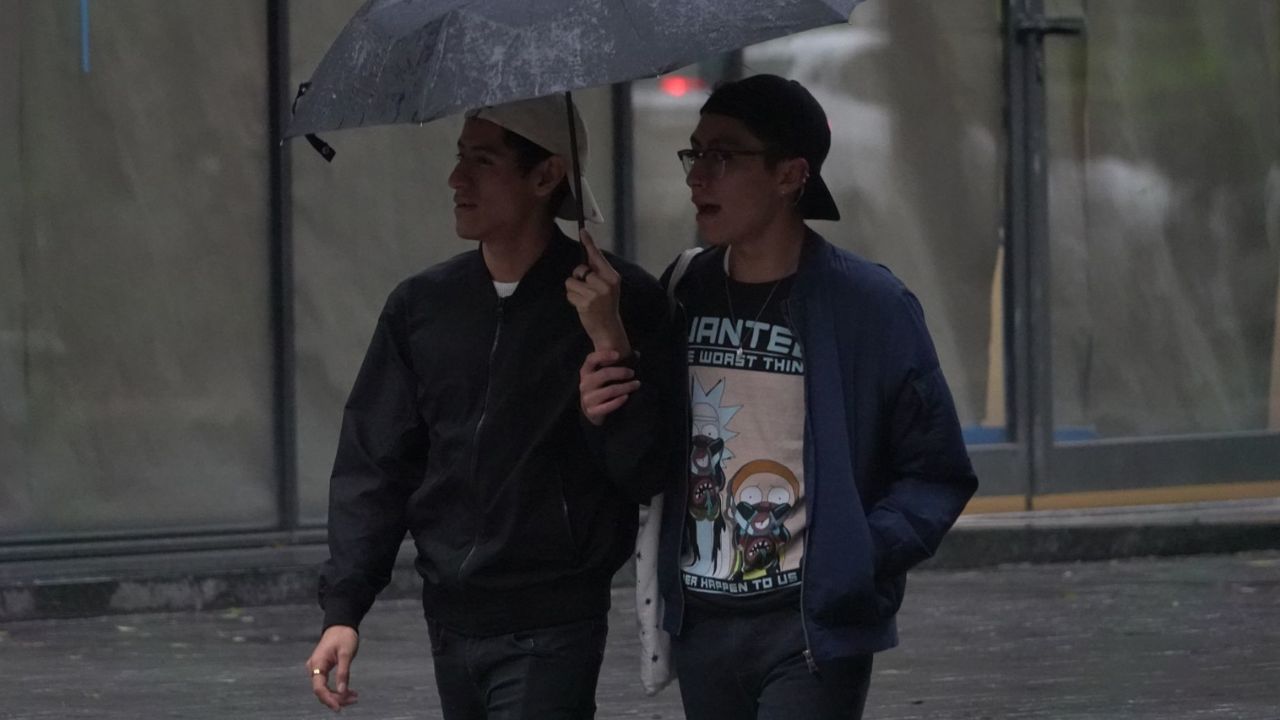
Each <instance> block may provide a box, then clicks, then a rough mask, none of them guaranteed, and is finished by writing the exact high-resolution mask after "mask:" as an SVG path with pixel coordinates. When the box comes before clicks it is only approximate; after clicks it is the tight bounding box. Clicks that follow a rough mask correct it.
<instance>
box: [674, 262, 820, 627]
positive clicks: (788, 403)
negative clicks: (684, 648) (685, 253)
mask: <svg viewBox="0 0 1280 720" xmlns="http://www.w3.org/2000/svg"><path fill="white" fill-rule="evenodd" d="M793 280H794V276H791V277H786V278H783V279H782V280H780V281H778V282H776V283H775V282H768V283H739V282H735V281H734V280H731V279H729V278H728V277H727V276H726V274H725V272H724V268H723V266H722V265H721V264H720V263H710V264H709V267H707V268H705V269H700V270H699V271H697V272H696V274H695V272H694V271H690V273H689V275H688V276H687V277H686V278H685V279H684V280H683V282H681V295H682V297H683V299H684V300H685V306H686V309H687V311H688V317H689V328H688V330H689V333H688V347H689V357H688V361H689V389H690V393H689V401H690V408H689V410H690V415H691V417H692V421H693V422H692V424H691V430H692V435H693V437H692V438H691V442H690V445H689V447H690V457H689V465H688V482H687V485H686V493H687V497H686V502H687V507H688V512H687V513H686V515H685V518H684V533H683V538H684V539H683V542H682V547H681V560H680V564H681V569H682V574H683V580H684V587H685V591H686V597H687V598H688V600H689V602H690V603H692V604H694V605H701V606H704V607H710V608H716V609H722V610H731V611H758V610H768V609H774V608H777V607H782V606H785V605H787V604H791V603H795V602H797V600H798V596H799V592H800V573H801V569H802V565H803V560H804V557H803V555H804V532H805V500H804V465H803V448H804V356H803V355H802V353H801V349H800V344H799V341H798V339H797V338H796V337H795V335H794V334H793V333H792V330H791V323H790V318H789V313H788V312H787V307H788V306H787V298H788V297H789V295H790V293H791V286H792V282H793Z"/></svg>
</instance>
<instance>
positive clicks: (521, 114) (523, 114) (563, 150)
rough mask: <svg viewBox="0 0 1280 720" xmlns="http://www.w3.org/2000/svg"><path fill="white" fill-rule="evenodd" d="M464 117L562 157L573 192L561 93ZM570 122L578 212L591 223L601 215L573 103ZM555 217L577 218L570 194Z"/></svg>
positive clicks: (584, 128) (579, 117) (584, 135)
mask: <svg viewBox="0 0 1280 720" xmlns="http://www.w3.org/2000/svg"><path fill="white" fill-rule="evenodd" d="M467 117H468V118H477V119H479V120H487V121H489V122H491V123H493V124H494V125H497V126H498V127H502V128H506V129H507V130H510V131H511V132H513V133H515V134H517V135H520V136H521V137H524V138H525V139H527V140H529V141H531V142H533V143H536V144H537V145H539V146H540V147H542V148H544V149H546V150H548V151H549V152H551V153H552V154H554V155H559V156H561V157H563V158H564V160H565V165H566V167H567V168H568V175H566V177H568V179H569V189H570V191H571V193H572V192H576V188H575V187H574V183H573V178H572V174H573V153H572V146H571V144H570V142H569V122H568V121H569V118H568V112H567V110H566V109H565V102H564V96H563V95H545V96H543V97H537V98H531V99H529V100H517V101H516V102H510V103H505V104H503V105H492V106H487V107H482V108H479V109H476V110H471V111H468V112H467ZM573 123H574V125H575V126H576V127H577V135H578V162H579V165H580V166H581V168H582V174H583V177H582V212H583V214H584V215H586V219H587V220H589V221H591V222H594V223H603V222H604V214H603V213H601V212H600V206H599V205H597V204H596V198H595V195H593V194H592V193H591V186H590V185H588V184H587V178H586V171H587V156H588V152H587V150H588V147H589V142H588V140H587V126H586V125H585V124H583V122H582V115H581V114H579V113H578V105H577V103H574V105H573ZM556 217H558V218H562V219H564V220H577V219H578V208H577V205H576V203H575V202H574V199H573V197H572V194H571V195H570V196H569V197H567V198H565V201H564V204H563V205H561V206H560V208H559V209H558V210H557V211H556Z"/></svg>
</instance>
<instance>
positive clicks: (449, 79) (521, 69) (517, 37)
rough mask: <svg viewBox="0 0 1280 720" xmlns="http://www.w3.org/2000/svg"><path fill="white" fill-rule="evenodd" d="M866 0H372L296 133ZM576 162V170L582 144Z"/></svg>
mask: <svg viewBox="0 0 1280 720" xmlns="http://www.w3.org/2000/svg"><path fill="white" fill-rule="evenodd" d="M861 1H862V0H369V1H368V2H366V3H365V4H364V6H363V7H361V8H360V10H358V11H357V12H356V14H355V16H354V17H352V19H351V20H350V21H349V22H348V23H347V25H346V27H344V28H343V30H342V32H341V33H340V34H339V35H338V38H337V40H335V41H334V43H333V45H332V47H330V48H329V50H328V52H327V53H325V56H324V58H323V59H322V60H321V61H320V65H319V67H317V68H316V71H315V74H314V75H312V78H311V81H310V82H309V83H307V85H309V87H308V88H307V89H306V91H305V93H300V95H299V97H298V100H297V101H296V102H295V107H294V111H295V114H294V116H293V120H292V122H291V123H290V125H289V128H288V131H287V132H286V136H287V137H295V136H298V135H308V136H314V134H315V133H319V132H325V131H330V130H340V129H343V128H350V127H365V126H371V125H387V124H393V123H423V122H427V121H430V120H434V119H436V118H440V117H443V116H445V115H449V114H452V113H455V112H460V111H463V110H467V109H470V108H477V107H483V106H486V105H498V104H501V103H505V102H510V101H513V100H521V99H524V98H530V97H538V96H542V95H550V94H552V93H559V92H568V91H571V90H576V89H579V88H586V87H592V86H596V85H604V84H608V83H615V82H621V81H624V80H632V79H636V78H641V77H652V76H655V75H660V74H662V73H665V72H669V71H671V70H674V69H676V68H679V67H683V66H685V65H688V64H690V63H692V62H695V61H697V60H699V59H701V58H706V57H709V56H712V55H716V54H719V53H722V52H726V51H729V50H733V49H736V48H740V47H743V46H746V45H750V44H753V43H757V42H762V41H764V40H769V39H771V38H776V37H781V36H784V35H789V34H792V33H796V32H800V31H802V30H808V29H810V28H815V27H820V26H823V25H832V24H836V23H843V22H847V21H848V19H849V15H850V14H851V13H852V12H853V8H854V6H855V5H857V4H858V3H860V2H861ZM569 127H570V129H571V130H572V128H573V123H572V122H571V121H570V123H569ZM331 156H332V153H331V152H330V153H328V154H326V157H331ZM573 164H574V176H575V178H578V177H579V173H578V167H577V165H578V159H577V153H576V150H575V152H574V158H573ZM576 197H577V198H578V199H579V202H580V201H581V197H582V193H581V191H580V189H579V190H578V192H577V193H576ZM579 217H581V212H579ZM579 222H581V220H580V221H579Z"/></svg>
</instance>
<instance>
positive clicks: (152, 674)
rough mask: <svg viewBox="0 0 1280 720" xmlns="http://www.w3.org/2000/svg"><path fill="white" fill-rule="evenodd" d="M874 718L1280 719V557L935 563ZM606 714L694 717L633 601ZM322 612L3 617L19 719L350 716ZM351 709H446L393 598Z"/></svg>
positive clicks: (882, 682) (615, 719)
mask: <svg viewBox="0 0 1280 720" xmlns="http://www.w3.org/2000/svg"><path fill="white" fill-rule="evenodd" d="M908 585H909V586H908V592H907V599H906V602H905V604H904V605H903V608H902V612H901V615H900V627H901V636H902V645H901V647H900V648H898V649H896V650H892V651H889V652H886V653H883V654H881V655H879V656H877V660H876V667H875V674H874V677H873V681H872V692H871V699H870V702H869V704H868V711H867V718H868V719H869V720H870V719H872V718H874V719H876V720H924V719H925V718H928V719H929V720H934V719H939V718H941V719H944V720H945V719H949V718H964V719H970V720H977V719H979V718H989V719H991V720H997V719H998V720H1006V719H1008V720H1019V719H1028V720H1030V719H1053V720H1082V719H1084V718H1137V719H1142V720H1147V719H1149V720H1156V719H1159V720H1178V719H1181V718H1188V719H1190V718H1196V719H1200V718H1222V719H1223V720H1228V719H1229V720H1264V719H1266V720H1274V719H1275V718H1278V717H1280V683H1278V682H1277V679H1278V678H1280V621H1278V620H1280V552H1276V551H1267V552H1261V553H1250V554H1241V555H1230V556H1208V555H1200V556H1195V557H1185V558H1164V559H1153V558H1146V559H1137V560H1127V561H1109V562H1097V563H1075V564H1046V565H1015V566H1003V567H987V568H983V569H970V570H932V571H921V572H916V573H914V574H913V575H912V577H911V580H910V582H909V584H908ZM614 604H615V607H614V610H613V612H612V613H611V615H610V623H611V631H610V638H609V646H608V651H607V653H606V658H605V666H604V669H603V672H602V676H601V680H600V686H599V692H598V701H599V705H600V712H599V714H598V718H600V720H621V719H623V718H646V719H648V720H675V719H677V718H681V717H683V715H682V713H681V711H680V707H679V695H678V691H677V689H676V688H674V687H673V688H668V689H667V690H665V691H664V692H663V693H661V694H660V695H658V696H657V697H654V698H648V697H645V696H644V694H643V693H642V692H641V690H640V689H639V681H638V676H637V667H638V663H639V659H638V657H637V655H638V643H637V642H636V639H635V635H634V632H633V631H632V628H633V620H632V615H631V612H632V600H631V597H630V594H629V593H628V592H627V591H626V590H624V589H622V588H619V589H618V590H617V591H615V593H614ZM319 621H320V613H319V610H318V609H317V608H316V607H315V606H314V605H312V604H307V605H285V606H273V607H264V608H254V609H248V608H233V609H225V610H217V611H205V612H185V613H169V614H143V615H114V616H106V617H97V618H86V619H62V620H38V621H28V622H10V623H0V698H2V699H3V701H2V702H0V718H4V719H5V720H55V719H56V720H72V719H76V718H94V719H95V720H115V719H120V720H123V719H125V718H128V719H129V720H135V719H136V718H185V719H189V720H249V719H253V720H283V719H285V718H290V719H299V718H324V717H333V715H332V714H331V713H329V711H327V710H325V709H324V708H322V707H321V706H320V705H319V704H318V703H317V702H316V701H315V699H314V697H313V696H311V694H310V689H309V688H310V684H309V680H308V677H307V674H306V672H305V671H304V669H303V667H302V663H303V661H304V660H305V658H306V657H307V655H308V654H309V652H310V650H311V647H312V644H313V643H314V641H315V638H316V636H317V629H318V628H317V626H318V623H319ZM362 641H363V644H362V647H361V652H360V655H359V657H358V658H357V660H356V664H355V672H354V674H353V687H355V688H356V689H358V690H359V691H360V693H361V700H360V703H359V704H358V705H356V706H354V707H352V708H349V709H347V710H346V711H344V712H343V713H342V715H341V716H340V717H342V718H344V719H348V720H359V719H360V718H367V719H375V718H376V719H377V720H393V719H399V718H419V719H426V718H438V717H439V713H438V703H437V700H436V697H435V689H434V683H433V680H432V673H431V660H430V653H429V651H428V650H427V647H428V643H427V640H426V631H425V625H424V623H423V621H422V617H421V608H420V607H419V605H418V603H417V602H415V601H412V600H401V601H390V602H379V603H378V604H377V605H376V606H375V607H374V611H373V612H372V613H371V614H370V616H369V618H368V620H367V621H366V624H365V626H364V628H363V632H362Z"/></svg>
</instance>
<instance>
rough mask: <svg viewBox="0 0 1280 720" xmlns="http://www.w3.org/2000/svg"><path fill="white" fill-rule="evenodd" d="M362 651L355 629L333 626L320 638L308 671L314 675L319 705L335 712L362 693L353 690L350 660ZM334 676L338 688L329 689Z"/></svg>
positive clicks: (314, 687) (312, 678)
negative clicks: (332, 673) (331, 674)
mask: <svg viewBox="0 0 1280 720" xmlns="http://www.w3.org/2000/svg"><path fill="white" fill-rule="evenodd" d="M359 648H360V636H359V635H358V634H357V633H356V630H355V628H353V627H348V626H346V625H333V626H331V627H329V629H327V630H325V631H324V634H323V635H321V636H320V642H318V643H316V649H315V650H312V651H311V657H309V658H307V672H309V673H311V690H312V692H314V693H315V694H316V697H317V698H319V700H320V702H321V703H322V704H323V705H325V706H326V707H328V708H330V709H331V710H333V711H334V712H338V711H340V710H342V708H344V707H346V706H348V705H352V704H354V703H355V701H356V698H357V697H359V693H357V692H356V691H355V690H352V689H351V688H350V682H351V661H352V660H354V659H355V657H356V651H357V650H358V649H359ZM330 671H336V672H335V673H334V675H335V677H334V681H335V682H336V683H337V687H336V688H333V689H330V686H329V672H330Z"/></svg>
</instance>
